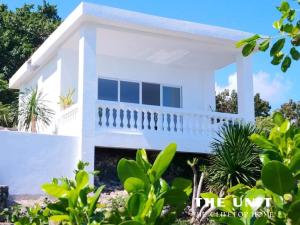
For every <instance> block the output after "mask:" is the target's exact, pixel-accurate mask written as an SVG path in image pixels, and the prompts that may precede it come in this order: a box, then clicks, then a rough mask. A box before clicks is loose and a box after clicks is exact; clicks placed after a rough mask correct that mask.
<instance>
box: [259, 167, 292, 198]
mask: <svg viewBox="0 0 300 225" xmlns="http://www.w3.org/2000/svg"><path fill="white" fill-rule="evenodd" d="M261 176H262V181H263V184H264V185H265V186H266V187H267V188H268V189H269V190H271V191H272V192H274V193H276V194H279V195H284V194H285V193H288V192H290V191H291V190H292V189H293V188H294V185H295V179H294V177H293V174H292V172H291V171H290V170H289V168H287V167H286V166H285V165H283V164H282V163H281V162H277V161H272V162H269V163H267V164H266V165H265V166H264V167H263V169H262V175H261Z"/></svg>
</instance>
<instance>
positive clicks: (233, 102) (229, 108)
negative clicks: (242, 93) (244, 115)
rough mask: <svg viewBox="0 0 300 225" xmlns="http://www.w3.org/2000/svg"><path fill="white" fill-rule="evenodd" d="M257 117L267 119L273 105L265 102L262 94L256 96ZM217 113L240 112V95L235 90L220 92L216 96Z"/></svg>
mask: <svg viewBox="0 0 300 225" xmlns="http://www.w3.org/2000/svg"><path fill="white" fill-rule="evenodd" d="M254 108H255V117H259V116H261V117H266V116H269V115H270V110H271V105H270V103H269V102H268V101H266V100H263V99H262V98H261V97H260V94H259V93H257V94H256V95H255V96H254ZM216 111H217V112H224V113H237V112H238V94H237V92H236V91H235V90H232V91H231V92H230V91H229V90H228V89H225V90H224V91H222V92H220V93H219V94H217V96H216Z"/></svg>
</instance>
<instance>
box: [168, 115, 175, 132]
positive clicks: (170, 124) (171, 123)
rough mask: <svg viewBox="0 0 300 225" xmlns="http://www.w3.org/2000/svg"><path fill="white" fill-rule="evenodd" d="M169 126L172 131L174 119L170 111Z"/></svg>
mask: <svg viewBox="0 0 300 225" xmlns="http://www.w3.org/2000/svg"><path fill="white" fill-rule="evenodd" d="M169 126H170V132H174V129H175V121H174V114H173V113H170V123H169Z"/></svg>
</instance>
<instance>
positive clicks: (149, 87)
mask: <svg viewBox="0 0 300 225" xmlns="http://www.w3.org/2000/svg"><path fill="white" fill-rule="evenodd" d="M142 103H143V104H145V105H158V106H159V105H160V85H159V84H152V83H142Z"/></svg>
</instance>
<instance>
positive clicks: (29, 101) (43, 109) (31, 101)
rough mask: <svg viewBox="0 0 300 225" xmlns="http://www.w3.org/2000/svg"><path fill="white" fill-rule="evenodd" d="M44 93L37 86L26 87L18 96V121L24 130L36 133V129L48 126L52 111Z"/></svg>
mask: <svg viewBox="0 0 300 225" xmlns="http://www.w3.org/2000/svg"><path fill="white" fill-rule="evenodd" d="M47 102H48V101H47V100H45V95H43V93H42V92H41V91H38V89H37V88H34V89H27V90H26V91H25V93H23V94H21V96H20V105H19V122H20V126H21V127H22V128H24V129H25V130H26V131H28V130H29V129H30V130H31V132H34V133H36V132H37V130H38V129H41V128H44V127H46V126H49V125H50V123H51V119H52V117H53V115H54V111H53V110H52V109H50V108H49V106H48V105H47Z"/></svg>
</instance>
